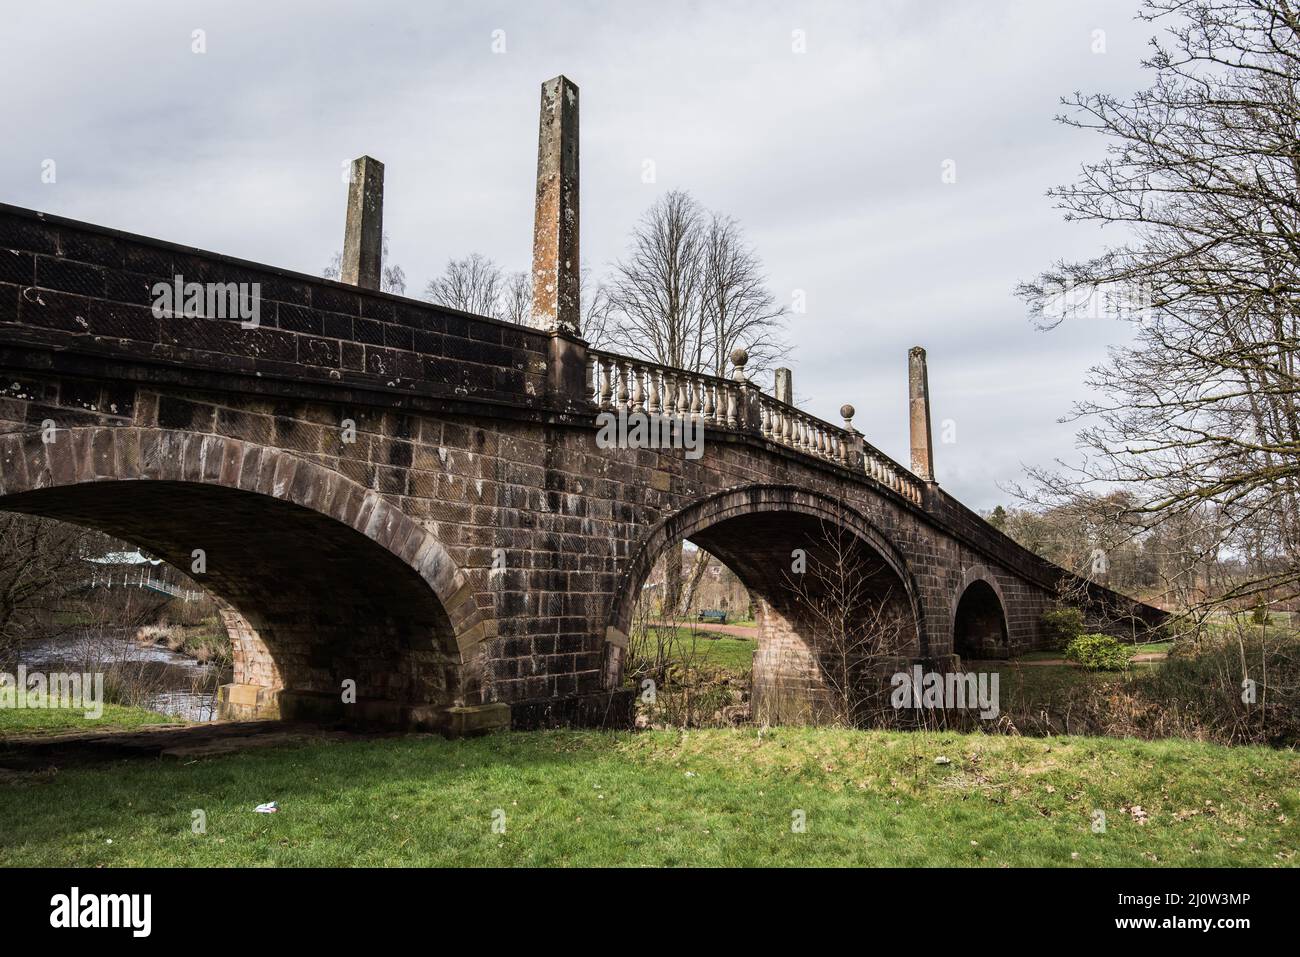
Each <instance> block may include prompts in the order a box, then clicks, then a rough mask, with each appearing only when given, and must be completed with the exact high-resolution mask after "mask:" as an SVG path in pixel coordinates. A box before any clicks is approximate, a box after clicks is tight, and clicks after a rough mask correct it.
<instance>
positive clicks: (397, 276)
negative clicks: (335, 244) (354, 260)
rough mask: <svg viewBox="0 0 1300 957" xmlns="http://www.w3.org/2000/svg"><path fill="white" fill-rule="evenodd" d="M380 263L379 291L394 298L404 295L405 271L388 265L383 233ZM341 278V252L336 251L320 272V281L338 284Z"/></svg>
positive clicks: (385, 236) (386, 244)
mask: <svg viewBox="0 0 1300 957" xmlns="http://www.w3.org/2000/svg"><path fill="white" fill-rule="evenodd" d="M380 257H381V262H382V263H383V264H384V265H383V269H382V270H381V272H380V277H379V291H380V292H391V293H393V295H396V296H404V295H406V271H405V270H404V269H402V267H401V266H398V265H396V264H394V265H389V264H388V233H384V242H383V247H382V249H381V251H380ZM342 276H343V252H342V251H341V250H338V251H336V252H335V253H334V258H332V259H331V260H330V262H329V265H328V266H326V267H325V268H324V269H322V270H321V278H322V279H333V280H334V281H335V282H338V281H339V280H340V279H341V277H342Z"/></svg>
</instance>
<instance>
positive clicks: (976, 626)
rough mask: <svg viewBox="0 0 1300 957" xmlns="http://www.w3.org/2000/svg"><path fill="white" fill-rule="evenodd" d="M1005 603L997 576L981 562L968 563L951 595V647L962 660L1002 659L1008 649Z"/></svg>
mask: <svg viewBox="0 0 1300 957" xmlns="http://www.w3.org/2000/svg"><path fill="white" fill-rule="evenodd" d="M1006 609H1007V603H1006V599H1005V598H1004V597H1003V595H1002V586H1001V584H1000V583H999V582H998V577H997V575H995V574H994V573H993V571H992V570H991V569H990V568H988V567H987V566H985V565H972V566H971V567H969V568H967V569H966V571H965V572H964V573H963V575H962V579H961V584H960V585H958V587H957V589H956V591H955V592H954V593H953V597H952V609H951V621H952V650H953V654H955V655H958V656H960V657H961V658H962V659H963V661H964V660H966V659H972V658H974V659H979V658H1002V657H1005V656H1006V655H1007V654H1008V653H1009V650H1010V645H1009V640H1008V630H1007V611H1006Z"/></svg>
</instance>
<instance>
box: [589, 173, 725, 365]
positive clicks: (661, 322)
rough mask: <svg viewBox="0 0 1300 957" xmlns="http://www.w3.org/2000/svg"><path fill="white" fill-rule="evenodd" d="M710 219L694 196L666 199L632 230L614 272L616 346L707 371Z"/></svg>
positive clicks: (678, 193)
mask: <svg viewBox="0 0 1300 957" xmlns="http://www.w3.org/2000/svg"><path fill="white" fill-rule="evenodd" d="M703 221H704V214H703V212H702V210H701V209H700V206H699V204H698V203H697V202H696V201H695V200H694V199H693V198H692V197H691V195H690V194H689V193H685V192H682V191H680V190H673V191H672V192H669V193H666V194H664V196H663V197H662V198H660V199H659V200H658V201H657V202H656V203H655V204H654V205H653V206H651V207H650V208H649V209H648V210H647V211H646V213H645V215H644V216H642V218H641V222H640V223H638V224H637V226H636V227H635V228H634V229H633V230H632V238H631V247H630V249H629V250H628V255H627V258H626V259H624V260H621V261H619V262H618V263H617V265H616V266H615V267H614V278H613V280H612V282H611V283H610V290H609V295H610V300H611V305H612V308H613V309H614V311H615V312H616V314H617V316H618V319H617V327H616V329H615V332H614V335H613V343H614V345H615V346H616V347H617V348H619V349H622V350H624V351H626V352H629V353H631V354H632V355H637V356H642V357H644V358H646V359H649V360H650V361H652V362H659V363H662V364H664V365H671V366H674V367H676V368H679V369H688V370H690V371H692V372H704V371H708V370H707V369H706V366H705V342H704V339H705V334H704V317H703V304H702V291H703V290H702V282H703V271H704V270H703V242H704V235H703V228H702V224H703Z"/></svg>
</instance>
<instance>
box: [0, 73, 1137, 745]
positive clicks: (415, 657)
mask: <svg viewBox="0 0 1300 957" xmlns="http://www.w3.org/2000/svg"><path fill="white" fill-rule="evenodd" d="M577 162H578V154H577V88H576V87H574V86H573V85H572V84H571V83H569V82H568V81H567V80H565V79H564V78H562V77H560V78H556V79H555V80H552V81H549V82H548V83H546V84H544V85H543V91H542V119H541V130H540V138H539V157H538V204H537V219H536V223H535V233H534V235H535V248H534V288H535V291H536V295H535V315H534V317H533V318H534V322H533V325H531V326H520V325H515V324H510V323H504V322H499V321H495V320H492V319H489V318H484V317H481V316H473V315H466V314H463V313H459V312H456V311H454V310H450V309H446V308H442V307H439V306H436V305H431V304H429V303H426V302H421V301H415V300H411V299H406V298H403V297H399V296H394V295H389V294H385V293H383V292H379V291H377V287H378V285H379V282H378V278H379V254H378V250H379V243H380V236H381V234H382V229H381V216H382V175H383V167H382V165H380V164H379V163H377V162H376V161H375V160H373V159H370V158H368V157H364V158H362V159H361V160H358V161H357V162H356V163H355V164H354V167H353V172H354V175H353V181H352V184H351V187H350V193H349V203H348V210H347V216H346V226H345V242H344V271H343V276H344V279H345V280H347V281H346V282H332V281H328V280H323V279H320V278H316V277H313V276H309V275H303V274H300V273H294V272H289V271H286V270H283V269H277V268H273V267H270V266H264V265H258V264H255V263H250V262H245V261H242V260H238V259H233V258H230V257H227V256H222V255H217V254H213V253H208V252H203V251H200V250H197V249H192V248H187V247H184V246H179V245H175V244H171V243H167V242H161V241H158V240H155V239H149V238H145V237H141V236H135V235H129V234H125V233H121V232H117V231H114V230H111V229H105V228H102V227H99V226H91V225H87V224H85V223H80V222H74V221H70V220H67V219H62V218H57V217H53V216H47V215H44V214H41V213H38V212H32V211H29V210H25V209H19V208H15V207H11V206H0V509H6V510H12V511H16V512H24V513H29V514H33V515H42V516H48V517H51V518H56V519H60V520H64V521H69V522H75V523H78V524H82V525H87V526H92V527H94V528H97V529H101V530H103V531H105V532H108V533H110V534H112V535H114V536H117V537H119V538H122V539H125V540H127V541H130V542H132V543H135V544H138V545H140V546H143V547H145V548H147V549H149V550H150V551H152V552H154V553H155V554H157V555H159V556H160V557H163V558H165V559H166V560H167V561H169V562H170V563H172V564H174V565H175V566H176V567H178V568H180V569H181V570H182V571H185V572H186V573H189V574H192V576H193V577H194V578H195V579H196V580H198V581H199V582H201V583H202V584H204V585H205V586H206V587H207V588H208V589H209V590H210V591H211V592H212V593H213V594H215V595H216V596H218V598H219V600H220V601H221V603H222V608H223V614H224V615H225V618H226V621H227V624H228V625H229V627H230V629H231V631H232V633H233V635H234V637H235V639H236V646H237V658H236V669H235V671H236V673H235V684H234V685H233V686H230V687H228V688H227V689H226V694H227V705H228V707H229V708H230V709H232V713H262V714H274V713H277V712H278V713H279V714H281V715H283V716H285V717H303V716H307V717H319V718H322V719H333V718H348V717H351V718H354V719H356V720H359V721H363V722H379V723H384V724H398V725H403V726H408V727H436V728H441V729H444V730H449V731H456V730H472V729H474V728H476V727H483V726H487V725H491V724H494V723H496V724H499V723H502V722H504V721H506V720H509V718H510V715H511V713H513V715H514V720H515V722H516V724H521V725H522V724H535V723H538V722H541V721H548V720H555V721H561V720H580V719H581V720H586V719H589V718H591V716H592V715H596V714H598V713H600V712H602V709H606V708H609V707H610V706H611V703H617V700H618V698H619V695H618V694H617V692H618V689H619V688H620V686H621V684H622V681H623V664H624V654H625V651H626V646H627V641H628V638H627V636H628V634H629V633H630V632H631V630H632V618H633V613H634V609H635V605H636V602H637V597H638V595H639V594H640V592H641V589H642V587H643V585H644V584H645V582H646V580H647V576H648V575H649V573H650V569H651V567H652V566H653V565H654V563H655V560H656V559H657V558H658V557H659V556H660V555H662V554H663V553H664V552H665V550H667V549H670V548H678V547H680V542H681V541H682V540H683V539H690V540H691V541H693V542H695V543H697V544H698V545H700V546H702V547H704V548H705V549H707V550H708V551H710V552H712V553H713V554H715V555H717V556H718V557H719V558H720V559H721V560H722V561H724V562H725V563H726V564H727V565H728V566H729V567H730V568H732V569H733V570H734V571H735V572H736V573H737V575H739V577H740V578H741V580H742V581H743V582H744V584H745V585H746V586H747V587H748V588H749V589H750V591H751V593H752V594H753V595H754V596H756V599H757V605H758V608H759V613H760V623H759V627H760V637H759V642H758V645H759V650H758V652H757V656H756V661H755V683H756V688H757V689H758V690H760V691H761V689H763V688H765V687H773V686H775V684H777V683H778V679H779V683H781V684H782V687H786V688H789V687H794V688H797V689H801V690H802V691H803V692H806V697H807V699H808V700H810V701H814V700H815V699H816V697H817V694H818V689H819V687H821V682H822V679H821V676H820V675H819V667H818V660H817V654H816V651H815V649H816V648H817V642H818V635H817V634H816V630H817V627H818V625H817V622H816V620H815V616H814V615H812V614H811V613H810V607H811V606H812V605H815V604H816V602H817V601H818V600H819V596H818V595H816V594H809V593H808V591H807V589H806V588H805V589H802V590H801V589H799V588H796V587H795V586H794V585H793V584H792V581H793V580H792V578H791V575H790V571H791V568H792V561H791V559H792V555H793V554H795V551H796V550H798V549H804V550H807V549H810V548H813V547H815V546H816V544H817V543H818V542H825V541H827V540H828V536H835V537H838V538H840V539H841V540H844V541H847V542H848V543H849V546H848V549H849V551H850V552H851V553H852V555H853V557H854V559H855V561H856V562H857V563H858V567H859V568H861V569H864V570H865V572H864V574H865V575H866V578H867V580H868V582H869V585H868V588H867V591H868V592H869V593H870V595H871V596H874V598H875V599H877V600H878V602H879V603H880V604H881V605H887V606H889V607H890V608H891V609H893V611H894V612H895V613H896V614H897V616H898V617H899V620H901V621H903V622H904V623H905V627H904V630H903V632H902V634H901V637H900V638H899V640H898V647H897V649H896V650H897V653H898V654H899V655H900V656H905V657H908V658H912V659H916V660H926V661H933V660H937V659H941V658H944V657H945V656H950V655H954V654H956V655H965V656H972V655H973V656H984V655H1002V654H1006V653H1008V652H1012V651H1019V650H1024V649H1029V648H1033V647H1035V646H1037V645H1038V644H1039V643H1040V642H1041V640H1042V631H1041V625H1040V616H1041V615H1042V613H1043V611H1044V610H1045V609H1046V608H1047V607H1048V606H1049V605H1050V604H1051V603H1052V602H1053V601H1054V599H1055V596H1056V593H1057V588H1058V586H1059V585H1060V584H1061V581H1062V579H1063V577H1064V578H1066V579H1069V578H1070V576H1068V574H1067V573H1065V572H1064V571H1062V570H1061V569H1060V568H1057V567H1055V566H1052V565H1051V564H1049V563H1047V562H1045V561H1044V560H1042V559H1040V558H1038V557H1036V556H1035V555H1033V554H1031V553H1030V552H1028V551H1026V550H1025V549H1023V548H1020V547H1019V546H1017V545H1016V544H1015V543H1014V542H1012V541H1011V540H1010V539H1008V538H1007V537H1005V536H1004V535H1002V534H1000V533H999V532H998V531H996V530H995V529H993V528H992V527H990V526H989V525H988V524H986V523H985V522H984V521H982V520H981V519H980V518H979V517H978V516H977V515H975V514H974V513H973V512H971V511H969V510H968V509H966V508H964V507H963V506H962V505H961V504H960V503H958V502H957V501H956V500H954V499H953V498H952V497H951V496H949V495H948V494H946V493H945V492H944V491H943V490H942V489H941V488H940V487H939V485H938V484H937V483H936V482H935V480H934V474H933V464H932V452H931V447H930V437H929V435H930V433H929V429H930V425H929V408H928V401H929V400H928V388H927V384H926V381H925V365H924V362H925V359H924V352H923V351H921V350H919V349H917V350H913V351H912V354H911V356H910V362H911V369H912V375H911V383H912V393H911V396H910V414H911V422H912V468H911V469H910V470H909V469H907V468H904V467H903V466H901V465H899V464H897V463H895V462H893V461H892V460H890V459H889V457H887V456H885V455H884V454H883V453H881V452H880V451H879V450H877V449H875V448H874V447H872V446H871V445H870V444H869V443H868V442H867V441H866V440H865V439H864V438H863V436H862V435H861V434H860V433H858V432H857V431H856V430H855V429H854V428H853V427H852V423H851V419H852V415H853V412H852V409H851V408H850V407H848V406H846V407H845V408H844V409H843V410H842V412H843V415H844V416H845V422H844V424H843V426H839V425H834V424H831V423H828V422H824V421H821V420H819V419H817V418H814V417H813V416H811V415H808V414H807V413H805V412H802V411H800V410H799V409H798V408H796V407H795V406H794V405H793V404H792V402H791V401H790V394H789V392H788V387H789V377H788V375H786V376H783V377H781V379H780V381H781V382H782V384H783V385H782V388H783V391H784V394H783V395H781V396H773V395H767V394H764V393H763V392H762V391H760V390H759V389H758V388H757V387H756V386H755V385H753V384H752V383H751V382H750V381H749V380H748V379H746V377H745V375H744V363H745V355H744V353H743V350H738V351H737V353H736V354H735V355H734V356H733V360H734V362H735V370H734V374H733V375H732V376H731V377H729V378H718V377H713V376H708V375H696V374H691V373H687V372H684V371H682V370H677V369H671V368H665V367H661V366H657V365H654V364H651V363H647V362H644V361H641V360H637V359H632V358H627V357H622V356H614V355H609V354H605V353H600V352H597V351H595V350H592V349H589V348H588V347H587V345H586V343H585V342H584V341H583V340H582V338H581V330H580V329H579V326H578V301H577V277H578V232H577V222H578V220H577V195H578V193H577V187H578V177H577ZM196 290H197V291H196ZM245 294H246V295H247V298H246V299H240V296H241V295H245ZM250 304H251V306H252V308H251V309H250V308H245V309H243V310H242V311H241V310H240V309H239V308H237V306H239V305H243V306H249V305H250ZM225 307H229V308H225ZM620 411H621V413H622V415H623V417H624V418H625V419H626V418H627V417H628V416H629V415H632V418H633V419H635V418H636V415H635V413H643V414H644V415H645V416H646V417H647V419H648V421H652V422H653V421H663V420H665V419H668V420H672V421H674V422H675V423H676V425H675V428H676V429H677V431H675V432H669V433H666V435H667V437H668V438H670V439H671V438H672V437H673V436H676V437H678V438H684V437H689V436H691V435H694V436H695V438H697V439H699V440H700V441H701V444H700V445H699V446H698V448H682V447H671V446H672V445H673V444H677V445H681V444H682V443H680V442H679V443H673V442H671V441H670V442H669V443H668V445H669V447H666V448H654V447H649V448H647V447H637V448H631V447H628V445H629V443H628V442H614V443H610V442H601V441H598V439H599V438H600V435H601V429H602V427H603V426H602V423H607V422H608V419H607V418H606V419H602V418H601V414H602V412H604V413H619V412H620ZM614 417H615V418H617V415H615V416H614ZM696 430H698V431H696ZM633 444H635V443H633ZM642 444H644V443H642ZM1086 588H1087V594H1088V596H1089V598H1088V604H1089V611H1090V612H1093V613H1095V614H1096V615H1097V616H1102V615H1105V616H1108V617H1109V618H1110V619H1111V620H1113V619H1114V618H1115V617H1117V616H1132V617H1133V618H1134V620H1138V619H1140V620H1144V621H1151V620H1153V618H1154V616H1158V614H1159V613H1158V612H1157V611H1156V610H1155V609H1152V608H1149V607H1147V606H1141V605H1137V604H1136V603H1133V602H1131V601H1129V600H1127V599H1124V598H1123V597H1122V596H1119V595H1116V594H1114V593H1112V592H1109V591H1107V590H1106V589H1104V588H1101V587H1099V586H1095V585H1090V584H1089V585H1087V586H1086Z"/></svg>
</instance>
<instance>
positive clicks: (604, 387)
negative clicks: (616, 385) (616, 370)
mask: <svg viewBox="0 0 1300 957" xmlns="http://www.w3.org/2000/svg"><path fill="white" fill-rule="evenodd" d="M613 365H614V360H613V359H606V358H605V357H604V356H600V357H598V358H597V367H598V369H599V378H600V407H601V408H602V409H606V410H607V409H609V408H611V406H612V403H611V402H610V399H611V397H612V396H613V394H614V389H613V385H612V384H611V373H610V370H611V369H612V368H613Z"/></svg>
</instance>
